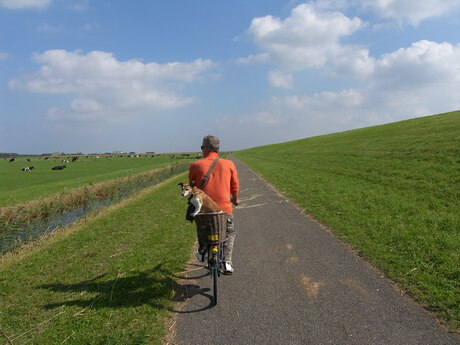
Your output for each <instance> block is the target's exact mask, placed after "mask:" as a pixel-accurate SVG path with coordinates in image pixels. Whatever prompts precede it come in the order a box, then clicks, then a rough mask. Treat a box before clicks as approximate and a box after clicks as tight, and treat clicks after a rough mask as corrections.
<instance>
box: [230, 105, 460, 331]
mask: <svg viewBox="0 0 460 345" xmlns="http://www.w3.org/2000/svg"><path fill="white" fill-rule="evenodd" d="M234 155H235V156H236V157H238V158H239V159H241V160H242V161H243V162H245V163H246V164H248V165H249V166H250V167H251V168H253V169H254V170H255V171H256V172H258V173H259V174H261V175H262V176H263V177H264V178H266V179H267V180H268V181H269V182H270V183H272V184H273V185H275V186H276V187H277V188H278V190H280V191H281V192H283V193H284V194H285V195H286V196H287V197H288V198H290V199H291V200H293V201H294V202H295V203H296V204H297V205H299V207H300V208H302V209H305V212H306V213H308V214H309V215H311V216H313V217H314V218H316V219H317V220H319V221H320V222H321V223H322V224H324V225H326V226H327V227H329V228H330V229H331V230H332V231H333V232H334V233H335V234H336V235H337V236H338V237H339V238H341V239H342V240H343V241H345V242H347V243H350V244H351V245H352V246H353V247H354V248H355V250H356V251H357V252H359V253H360V254H361V255H362V256H364V257H365V258H367V259H369V260H370V261H372V262H374V263H375V264H376V265H377V266H378V267H380V268H381V269H382V270H383V271H384V272H385V273H386V274H387V276H388V277H389V278H390V279H392V280H393V281H396V282H397V283H398V284H400V286H402V287H403V288H404V289H405V290H406V291H407V292H408V293H410V294H411V295H412V296H414V297H415V298H416V299H417V300H418V301H419V302H421V303H422V304H423V305H425V306H426V307H427V308H428V309H430V310H432V311H434V312H436V313H437V314H438V315H439V317H440V318H442V319H443V320H444V321H445V322H446V323H447V325H448V326H449V328H451V329H452V330H458V329H459V328H460V308H459V306H460V293H459V291H460V287H459V281H460V265H459V264H460V112H458V111H457V112H453V113H448V114H443V115H436V116H428V117H423V118H417V119H413V120H408V121H401V122H397V123H392V124H388V125H383V126H375V127H370V128H363V129H359V130H353V131H347V132H342V133H336V134H331V135H324V136H319V137H313V138H308V139H303V140H297V141H292V142H287V143H282V144H276V145H269V146H263V147H258V148H253V149H249V150H244V151H240V152H234Z"/></svg>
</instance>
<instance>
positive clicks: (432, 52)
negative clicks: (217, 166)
mask: <svg viewBox="0 0 460 345" xmlns="http://www.w3.org/2000/svg"><path fill="white" fill-rule="evenodd" d="M362 59H363V61H367V60H369V61H367V62H366V64H368V71H367V73H366V74H365V75H364V74H363V75H362V77H363V78H364V82H365V86H364V87H361V88H349V89H345V90H342V91H339V92H329V91H325V92H318V93H315V94H312V95H309V94H297V95H291V96H286V97H273V98H271V99H270V100H269V101H268V102H267V103H266V104H265V105H264V106H263V107H262V108H263V109H262V110H261V112H262V113H264V117H261V116H259V115H258V114H259V113H256V114H240V115H236V114H235V115H233V116H229V115H227V116H226V117H225V118H223V119H221V120H220V121H219V122H218V123H217V124H218V125H219V126H221V127H222V128H227V129H228V130H229V131H232V132H239V131H242V132H243V133H244V132H245V131H248V137H247V138H246V139H245V140H247V142H245V145H243V146H246V147H250V146H253V145H261V144H264V143H266V144H268V143H273V142H281V141H285V140H290V139H292V138H295V137H297V138H303V137H309V136H314V135H320V134H325V133H330V132H335V131H344V130H348V129H353V128H358V127H366V126H373V125H377V124H383V123H388V122H394V121H399V120H403V119H408V118H411V117H414V116H426V115H430V114H436V113H442V112H448V111H452V110H455V109H460V93H459V91H458V90H460V44H459V45H453V44H450V43H446V42H444V43H436V42H431V41H426V40H422V41H418V42H415V43H413V44H412V45H410V46H409V47H406V48H401V49H398V50H396V51H394V52H391V53H388V54H385V55H382V57H381V58H379V59H372V58H369V57H367V56H366V55H364V57H363V58H362ZM352 60H353V59H350V61H343V64H342V65H343V66H342V67H343V68H344V69H347V68H348V69H349V70H351V69H353V68H354V66H355V65H356V62H353V61H352ZM251 116H253V117H254V121H253V122H250V120H249V119H250V118H251ZM264 119H269V121H268V120H266V121H264ZM261 122H263V126H261V125H260V123H261ZM258 130H259V131H260V133H263V135H262V134H261V135H260V136H258V137H254V136H252V137H251V136H250V134H249V132H257V131H258ZM285 133H289V137H287V136H286V134H285Z"/></svg>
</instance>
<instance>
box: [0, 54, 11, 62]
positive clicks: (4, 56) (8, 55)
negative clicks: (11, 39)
mask: <svg viewBox="0 0 460 345" xmlns="http://www.w3.org/2000/svg"><path fill="white" fill-rule="evenodd" d="M11 57H12V55H11V54H10V53H7V52H0V61H1V60H7V59H9V58H11Z"/></svg>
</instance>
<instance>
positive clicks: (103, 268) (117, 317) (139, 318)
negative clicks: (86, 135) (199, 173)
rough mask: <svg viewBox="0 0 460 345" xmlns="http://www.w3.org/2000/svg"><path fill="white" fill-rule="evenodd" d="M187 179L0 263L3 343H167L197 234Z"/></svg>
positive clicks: (169, 183)
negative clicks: (184, 186) (185, 193)
mask: <svg viewBox="0 0 460 345" xmlns="http://www.w3.org/2000/svg"><path fill="white" fill-rule="evenodd" d="M184 179H186V176H185V174H181V175H179V176H178V177H175V178H173V179H170V180H168V181H167V182H166V183H163V184H161V185H159V186H157V187H153V188H151V189H149V190H148V191H147V192H143V193H142V194H141V195H140V196H139V197H137V198H135V199H132V200H129V201H127V202H125V203H123V204H122V205H121V206H117V207H112V208H110V209H109V210H106V211H104V212H103V213H102V214H100V215H99V216H97V217H95V218H92V219H90V220H87V221H86V222H84V223H82V224H81V225H79V226H75V227H73V228H71V229H69V230H67V231H62V232H60V233H58V234H57V235H56V236H54V237H52V238H49V239H46V240H44V241H40V242H39V243H38V244H36V245H35V247H33V248H32V249H28V250H23V251H22V252H19V253H17V254H16V255H10V256H7V257H4V258H3V259H0V339H1V340H0V343H2V344H3V343H7V338H9V339H10V340H11V341H12V342H13V343H14V344H46V345H48V344H61V343H63V342H64V343H70V344H107V345H109V344H110V345H114V344H120V345H121V344H123V345H130V344H161V343H162V338H163V337H164V335H165V334H166V329H165V320H166V319H167V318H168V317H170V315H171V312H170V310H171V308H172V303H173V302H172V299H171V297H172V295H173V293H174V288H175V287H176V286H177V284H176V283H175V280H176V279H177V273H178V272H180V271H181V269H182V268H183V265H184V262H185V261H186V260H187V259H188V258H189V254H190V249H191V246H192V244H193V242H194V240H195V236H196V235H195V231H194V227H193V225H191V224H190V223H188V222H185V220H184V212H185V204H184V203H185V201H184V199H183V198H182V197H181V196H180V194H179V193H178V189H177V183H178V182H179V181H183V180H184ZM2 334H3V335H2Z"/></svg>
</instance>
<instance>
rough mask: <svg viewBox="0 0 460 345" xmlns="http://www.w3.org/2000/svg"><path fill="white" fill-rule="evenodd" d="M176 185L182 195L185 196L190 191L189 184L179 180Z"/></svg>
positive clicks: (191, 188)
mask: <svg viewBox="0 0 460 345" xmlns="http://www.w3.org/2000/svg"><path fill="white" fill-rule="evenodd" d="M178 185H179V186H181V188H182V196H187V195H190V194H191V193H192V190H193V186H192V185H191V184H188V183H182V182H180V183H179V184H178Z"/></svg>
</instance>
